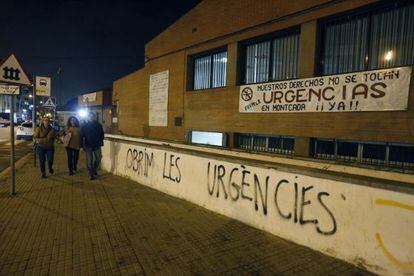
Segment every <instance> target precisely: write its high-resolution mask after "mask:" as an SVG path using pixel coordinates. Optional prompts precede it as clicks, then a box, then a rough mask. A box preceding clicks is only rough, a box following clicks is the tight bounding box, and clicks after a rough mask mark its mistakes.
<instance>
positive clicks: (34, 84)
mask: <svg viewBox="0 0 414 276" xmlns="http://www.w3.org/2000/svg"><path fill="white" fill-rule="evenodd" d="M33 79H34V80H35V79H36V76H33ZM36 119H37V118H36V82H35V81H34V82H33V114H32V124H33V136H34V134H35V133H36V124H37V120H36ZM33 139H34V138H33ZM33 143H34V140H33ZM34 149H35V148H34ZM33 166H34V167H35V168H36V151H35V150H33Z"/></svg>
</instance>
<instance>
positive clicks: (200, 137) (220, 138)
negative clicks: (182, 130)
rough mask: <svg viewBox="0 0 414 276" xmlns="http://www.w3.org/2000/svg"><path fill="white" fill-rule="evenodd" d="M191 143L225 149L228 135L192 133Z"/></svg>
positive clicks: (203, 132)
mask: <svg viewBox="0 0 414 276" xmlns="http://www.w3.org/2000/svg"><path fill="white" fill-rule="evenodd" d="M189 134H190V135H189V136H190V143H193V144H204V145H212V146H220V147H223V146H225V145H226V135H225V134H224V133H222V132H211V131H191V132H190V133H189Z"/></svg>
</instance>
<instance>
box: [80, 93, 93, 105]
mask: <svg viewBox="0 0 414 276" xmlns="http://www.w3.org/2000/svg"><path fill="white" fill-rule="evenodd" d="M95 101H96V92H95V93H89V94H84V95H82V102H84V103H87V104H89V103H92V102H95Z"/></svg>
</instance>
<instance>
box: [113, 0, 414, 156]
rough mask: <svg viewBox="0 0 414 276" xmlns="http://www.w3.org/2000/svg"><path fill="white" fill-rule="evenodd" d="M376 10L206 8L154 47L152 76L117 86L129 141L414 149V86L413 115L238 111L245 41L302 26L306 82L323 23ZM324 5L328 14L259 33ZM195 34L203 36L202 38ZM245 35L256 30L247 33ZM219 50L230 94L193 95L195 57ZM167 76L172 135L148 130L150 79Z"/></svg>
mask: <svg viewBox="0 0 414 276" xmlns="http://www.w3.org/2000/svg"><path fill="white" fill-rule="evenodd" d="M236 2H237V4H236ZM370 2H374V1H356V0H355V1H354V0H351V1H290V2H287V1H264V0H263V1H233V0H228V1H219V0H211V1H203V2H202V3H201V4H199V5H198V6H197V7H195V8H194V9H193V10H192V11H190V12H189V13H188V14H187V15H185V16H184V17H183V18H181V19H180V20H178V21H177V22H176V23H175V24H173V25H172V26H171V27H170V28H168V29H167V30H165V31H164V32H163V33H161V34H160V35H159V36H158V37H156V38H155V39H154V40H152V41H151V42H150V43H148V44H147V46H146V56H148V57H150V60H149V61H148V62H147V63H146V65H145V68H143V69H142V70H140V71H137V72H135V73H133V74H131V75H128V76H126V77H124V78H122V79H120V80H117V81H116V82H115V83H114V93H116V95H117V97H118V98H119V129H120V130H121V131H122V132H123V133H124V134H128V135H134V136H144V137H150V138H158V139H167V140H177V141H184V140H185V133H186V131H188V130H193V129H194V130H210V131H224V132H241V133H262V134H279V135H292V136H297V137H301V138H300V139H298V141H303V143H304V145H307V144H308V141H307V140H306V137H308V138H309V137H325V138H335V137H340V138H342V139H355V140H371V141H390V142H391V141H394V142H411V143H413V142H414V126H413V124H412V122H413V119H414V112H413V111H412V110H413V109H414V106H413V95H412V94H413V93H412V90H413V83H414V82H413V81H412V82H411V83H412V85H411V90H410V97H409V110H408V111H393V112H346V113H345V112H344V113H292V114H281V113H279V114H242V113H239V111H238V105H239V98H238V97H239V86H237V85H236V71H237V56H238V52H237V51H238V44H237V43H238V41H241V40H244V39H248V38H252V37H255V36H259V35H262V34H266V33H270V32H273V31H277V30H281V29H285V28H287V27H292V26H297V25H301V29H302V34H301V50H300V59H301V61H300V66H299V75H300V77H311V76H313V75H314V68H315V58H314V57H315V51H316V47H317V44H316V42H317V21H316V20H317V19H318V18H322V17H325V16H329V15H333V14H335V13H339V12H342V11H346V10H351V9H353V8H357V7H360V6H362V5H366V4H369V3H370ZM287 3H288V4H289V5H288V4H287ZM322 4H326V5H322ZM317 5H322V6H318V7H317V8H313V11H312V12H308V13H303V14H302V13H298V14H296V15H295V16H287V17H286V18H284V19H283V20H276V21H274V22H271V23H268V24H263V25H260V26H257V27H255V28H251V27H252V26H256V25H257V24H262V23H263V22H267V21H269V20H271V19H275V18H279V17H282V16H286V15H290V14H292V13H297V12H298V11H300V10H303V9H307V8H312V7H315V6H317ZM229 22H230V23H231V24H230V23H229ZM193 27H196V28H197V31H195V32H194V33H193V32H192V29H193ZM245 28H249V29H246V30H244V31H240V30H242V29H245ZM229 33H232V34H231V35H227V34H229ZM213 38H216V39H213ZM212 39H213V40H212ZM203 41H208V42H206V43H202V42H203ZM191 45H193V46H191ZM219 46H227V48H228V64H227V66H228V69H227V70H228V71H227V72H228V74H227V75H228V76H227V87H225V88H218V89H207V90H203V91H197V92H193V91H187V85H186V83H187V73H188V70H187V69H188V68H187V66H188V64H187V62H188V57H189V56H191V55H192V54H196V53H200V52H203V51H206V50H209V49H213V48H216V47H219ZM180 49H182V50H180ZM177 50H178V51H177ZM168 53H169V54H168ZM155 57H158V58H155ZM164 70H169V71H170V79H169V85H170V86H169V103H168V127H148V91H149V89H148V85H149V75H150V74H154V73H157V72H161V71H164ZM175 117H183V126H182V127H177V126H174V118H175ZM304 138H305V139H304ZM302 151H303V150H302Z"/></svg>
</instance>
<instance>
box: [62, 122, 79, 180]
mask: <svg viewBox="0 0 414 276" xmlns="http://www.w3.org/2000/svg"><path fill="white" fill-rule="evenodd" d="M64 135H65V136H64V137H65V141H64V143H65V147H66V153H67V154H68V169H69V175H73V173H74V172H76V171H77V167H78V160H79V149H80V144H79V120H78V119H77V118H76V117H74V116H71V117H69V119H68V122H67V124H66V128H65V130H64Z"/></svg>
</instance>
